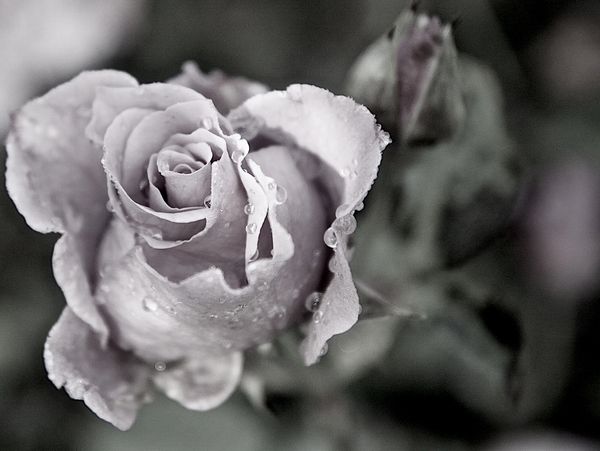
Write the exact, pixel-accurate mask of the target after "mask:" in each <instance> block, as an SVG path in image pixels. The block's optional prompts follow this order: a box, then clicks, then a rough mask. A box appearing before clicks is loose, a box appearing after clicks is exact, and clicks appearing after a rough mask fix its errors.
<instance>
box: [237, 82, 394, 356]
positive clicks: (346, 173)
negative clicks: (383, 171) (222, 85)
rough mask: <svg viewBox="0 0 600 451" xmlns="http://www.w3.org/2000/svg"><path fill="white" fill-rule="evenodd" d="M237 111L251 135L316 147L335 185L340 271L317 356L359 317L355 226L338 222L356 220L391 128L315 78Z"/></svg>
mask: <svg viewBox="0 0 600 451" xmlns="http://www.w3.org/2000/svg"><path fill="white" fill-rule="evenodd" d="M229 119H230V121H231V123H232V125H233V127H234V129H236V130H238V131H239V132H240V133H241V134H242V136H244V137H246V138H247V139H252V138H254V137H256V136H260V137H266V138H268V139H270V140H273V141H276V142H284V143H286V144H287V145H289V146H291V147H292V148H295V149H296V151H297V152H307V153H309V154H312V155H313V156H314V157H316V158H318V159H319V160H320V161H321V162H322V163H324V164H325V166H326V167H327V169H325V170H324V171H323V172H324V174H321V175H320V174H305V177H307V178H316V179H318V180H319V181H320V182H321V184H322V186H324V187H326V188H327V190H328V191H329V197H330V199H331V201H332V202H333V210H334V211H335V216H336V217H337V218H336V221H334V223H333V224H332V226H333V228H332V229H331V230H330V231H328V233H329V235H330V237H331V238H332V239H330V240H329V241H330V246H331V247H332V248H334V253H335V256H334V265H332V266H333V267H334V268H335V271H334V273H333V277H332V280H331V282H330V284H329V286H328V287H327V288H326V290H325V293H324V296H323V300H322V303H321V307H320V310H319V313H317V314H316V317H315V318H316V319H317V321H312V322H311V323H310V325H309V333H308V337H307V339H306V341H305V343H304V346H303V349H304V358H305V361H306V363H307V364H312V363H314V362H316V361H317V360H318V357H319V354H320V353H321V349H322V347H323V346H324V344H325V343H326V342H327V340H328V339H329V338H331V336H333V335H335V334H339V333H342V332H344V331H346V330H348V329H349V328H350V327H352V325H353V324H354V323H355V322H356V320H357V318H358V311H359V303H358V296H357V294H356V289H355V287H354V284H353V281H352V275H351V273H350V268H349V266H348V261H347V258H346V251H347V250H346V247H347V240H348V236H349V234H350V233H347V232H348V231H344V230H341V229H339V228H336V224H339V221H338V220H337V219H338V218H350V219H349V222H352V221H353V218H351V215H353V213H354V211H355V210H356V208H357V207H358V206H359V204H360V203H361V202H362V200H363V199H364V198H365V196H366V195H367V192H368V191H369V189H370V187H371V185H372V183H373V181H374V180H375V178H376V176H377V168H378V166H379V163H380V161H381V152H382V150H383V149H384V148H385V147H386V146H387V144H388V143H389V142H390V140H389V136H388V134H387V133H385V132H383V131H381V128H380V127H379V126H378V125H377V123H376V122H375V118H374V116H373V115H372V114H371V113H370V112H369V111H368V110H367V109H366V108H365V107H363V106H360V105H358V104H356V103H355V102H354V101H353V100H352V99H350V98H347V97H342V96H334V95H333V94H332V93H330V92H328V91H326V90H324V89H321V88H317V87H315V86H310V85H292V86H290V87H289V88H288V89H287V90H286V91H273V92H270V93H267V94H262V95H258V96H255V97H252V98H251V99H249V100H247V101H246V102H245V103H244V104H242V105H241V106H240V107H239V108H237V109H235V110H234V111H232V112H231V113H230V115H229ZM330 214H331V216H333V212H331V213H330Z"/></svg>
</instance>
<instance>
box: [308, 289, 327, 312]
mask: <svg viewBox="0 0 600 451" xmlns="http://www.w3.org/2000/svg"><path fill="white" fill-rule="evenodd" d="M321 299H323V294H322V293H319V292H318V291H315V292H314V293H311V294H309V295H308V296H307V297H306V301H304V306H305V307H306V310H308V311H309V312H316V311H317V310H319V305H321Z"/></svg>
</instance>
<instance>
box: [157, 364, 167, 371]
mask: <svg viewBox="0 0 600 451" xmlns="http://www.w3.org/2000/svg"><path fill="white" fill-rule="evenodd" d="M154 369H155V370H156V371H160V372H163V371H164V370H166V369H167V364H166V363H165V362H156V363H155V364H154Z"/></svg>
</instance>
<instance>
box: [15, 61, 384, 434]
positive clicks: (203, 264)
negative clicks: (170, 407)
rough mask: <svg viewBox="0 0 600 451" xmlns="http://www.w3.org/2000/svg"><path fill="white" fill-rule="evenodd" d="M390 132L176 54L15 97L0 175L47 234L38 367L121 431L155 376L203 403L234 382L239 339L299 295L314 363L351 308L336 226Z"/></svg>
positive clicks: (360, 193) (294, 90)
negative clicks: (167, 66) (142, 78)
mask: <svg viewBox="0 0 600 451" xmlns="http://www.w3.org/2000/svg"><path fill="white" fill-rule="evenodd" d="M388 142H389V138H388V136H387V134H386V133H385V132H382V131H381V128H380V127H379V126H378V125H377V124H376V123H375V119H374V117H373V115H372V114H370V113H369V111H368V110H367V109H366V108H364V107H362V106H360V105H357V104H356V103H355V102H354V101H352V100H351V99H349V98H346V97H338V96H334V95H333V94H331V93H330V92H328V91H326V90H323V89H320V88H317V87H314V86H309V85H292V86H290V87H289V88H288V89H287V90H286V91H271V92H267V89H266V88H265V87H264V86H263V85H260V84H258V83H254V82H250V81H248V80H245V79H243V78H228V77H227V76H225V75H224V74H222V73H220V72H213V73H211V74H208V75H205V74H203V73H202V72H200V71H199V70H198V69H197V67H195V66H194V65H190V64H188V65H186V66H184V73H183V74H182V75H180V76H179V77H177V78H175V79H173V80H171V81H170V82H169V83H153V84H146V85H139V84H138V82H137V81H136V80H135V79H134V78H132V77H131V76H130V75H128V74H126V73H123V72H117V71H94V72H84V73H82V74H80V75H79V76H77V77H75V78H74V79H73V80H71V81H69V82H67V83H65V84H63V85H60V86H58V87H57V88H55V89H53V90H51V91H50V92H48V93H47V94H46V95H44V96H43V97H40V98H38V99H35V100H33V101H31V102H29V103H28V104H27V105H25V106H24V107H23V108H22V109H21V110H20V111H19V112H18V113H17V114H16V115H15V117H14V118H13V124H12V129H11V132H10V134H9V137H8V142H7V150H8V161H7V187H8V190H9V193H10V195H11V197H12V199H13V200H14V202H15V204H16V206H17V208H18V209H19V211H20V212H21V214H22V215H23V216H24V217H25V219H26V220H27V223H28V224H29V226H31V227H32V228H33V229H35V230H37V231H40V232H58V233H61V234H62V237H61V238H60V239H59V240H58V242H57V243H56V246H55V249H54V257H53V267H54V275H55V277H56V280H57V282H58V284H59V285H60V287H61V288H62V290H63V292H64V294H65V297H66V300H67V307H66V308H65V310H64V312H63V314H62V316H61V317H60V319H59V320H58V322H57V323H56V325H55V326H54V327H53V328H52V330H51V331H50V334H49V336H48V339H47V342H46V346H45V352H44V358H45V362H46V368H47V370H48V374H49V377H50V379H51V380H52V382H53V383H54V384H55V385H56V386H57V387H62V386H64V387H65V388H66V390H67V392H68V393H69V395H70V396H71V397H73V398H75V399H83V401H84V402H85V403H86V404H87V405H88V407H89V408H90V409H92V410H93V411H94V412H95V413H96V414H97V415H98V416H99V417H101V418H103V419H105V420H107V421H109V422H111V423H112V424H114V425H115V426H117V427H118V428H121V429H127V428H129V427H130V426H131V424H132V423H133V421H134V419H135V415H136V412H137V410H138V409H139V407H140V405H141V404H143V403H144V402H147V401H149V400H150V399H151V394H152V393H153V391H154V389H158V390H160V391H162V392H164V393H165V394H166V395H167V396H168V397H170V398H172V399H174V400H176V401H178V402H179V403H181V404H182V405H183V406H185V407H187V408H189V409H195V410H206V409H210V408H213V407H216V406H217V405H219V404H221V403H222V402H223V401H224V400H225V399H227V397H228V396H229V395H230V394H231V393H232V391H233V390H234V389H235V387H236V386H237V384H238V381H239V379H240V375H241V371H242V360H243V354H242V352H243V351H244V350H245V349H248V348H250V347H253V346H256V345H258V344H261V343H265V342H269V341H270V340H272V339H273V338H274V337H275V336H276V335H277V334H278V333H280V331H281V330H283V329H285V328H288V327H290V326H292V325H295V324H298V323H299V322H300V321H302V319H303V318H305V317H306V315H307V314H308V312H307V310H306V307H305V305H306V303H307V302H308V304H309V307H310V309H309V310H311V311H312V318H311V320H310V321H309V323H308V324H309V326H308V329H307V331H308V332H307V337H306V339H305V340H304V343H303V345H302V352H303V355H304V360H305V362H306V363H307V364H311V363H314V362H315V361H316V360H317V359H318V357H319V355H320V353H321V351H322V349H323V348H324V346H325V344H326V341H327V340H328V339H329V338H330V337H331V336H333V335H335V334H338V333H341V332H344V331H346V330H347V329H349V328H350V327H351V326H352V325H353V324H354V323H355V322H356V320H357V317H358V312H359V303H358V296H357V293H356V289H355V287H354V284H353V281H352V275H351V273H350V269H349V266H348V260H347V243H348V237H349V235H350V234H351V233H352V232H353V230H354V228H355V225H356V222H355V220H354V217H353V212H354V211H355V210H356V209H357V208H360V205H361V204H362V201H363V199H364V197H365V196H366V194H367V191H368V190H369V188H370V186H371V184H372V183H373V181H374V179H375V177H376V173H377V167H378V165H379V162H380V159H381V151H382V150H383V148H384V147H385V146H386V145H387V144H388ZM328 263H329V264H328ZM319 300H320V302H319Z"/></svg>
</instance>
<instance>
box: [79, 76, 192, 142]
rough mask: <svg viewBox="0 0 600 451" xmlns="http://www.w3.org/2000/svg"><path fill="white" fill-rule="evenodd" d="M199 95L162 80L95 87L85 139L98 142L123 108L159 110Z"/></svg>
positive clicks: (188, 100)
mask: <svg viewBox="0 0 600 451" xmlns="http://www.w3.org/2000/svg"><path fill="white" fill-rule="evenodd" d="M134 81H135V80H134ZM203 98H204V97H202V96H201V95H200V94H198V93H197V92H195V91H194V90H192V89H188V88H184V87H182V86H174V85H169V84H166V83H152V84H147V85H137V82H135V84H134V85H132V86H129V87H121V88H111V87H106V88H98V90H97V92H96V96H95V98H94V103H93V110H92V112H93V115H92V118H91V121H90V123H89V125H88V126H87V128H86V134H87V136H88V138H89V139H91V140H92V141H94V142H96V143H98V144H101V143H102V141H103V138H104V134H105V133H106V130H107V129H108V127H109V126H110V124H112V122H113V121H114V120H115V118H116V117H117V116H118V115H119V114H121V113H122V112H123V111H125V110H128V109H130V108H138V109H145V110H152V111H160V110H164V109H165V108H168V107H169V106H171V105H175V104H177V103H181V102H190V101H193V100H199V99H203Z"/></svg>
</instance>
